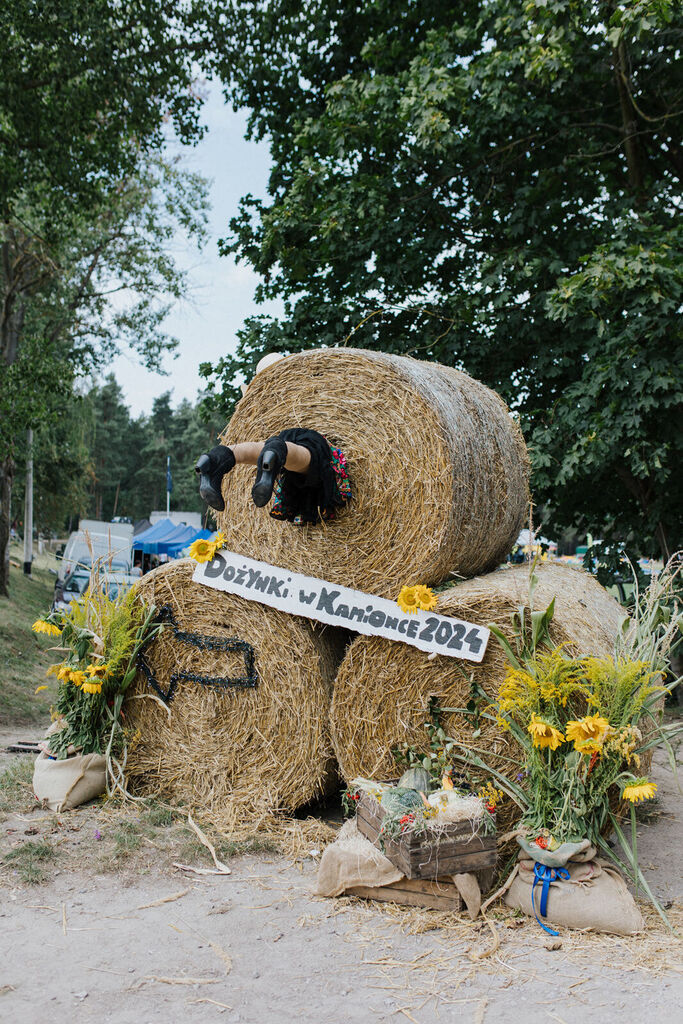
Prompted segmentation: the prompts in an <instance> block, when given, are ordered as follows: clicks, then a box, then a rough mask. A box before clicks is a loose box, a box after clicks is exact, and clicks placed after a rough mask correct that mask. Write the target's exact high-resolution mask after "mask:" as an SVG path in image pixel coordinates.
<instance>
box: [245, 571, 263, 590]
mask: <svg viewBox="0 0 683 1024" xmlns="http://www.w3.org/2000/svg"><path fill="white" fill-rule="evenodd" d="M247 572H248V573H249V579H248V580H247V582H246V584H245V586H247V587H253V586H254V584H255V583H256V580H257V579H258V578H259V577H260V575H261V570H260V569H247Z"/></svg>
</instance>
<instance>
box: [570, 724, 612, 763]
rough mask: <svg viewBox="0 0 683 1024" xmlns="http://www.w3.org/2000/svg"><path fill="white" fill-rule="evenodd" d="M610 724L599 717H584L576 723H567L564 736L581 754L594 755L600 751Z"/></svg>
mask: <svg viewBox="0 0 683 1024" xmlns="http://www.w3.org/2000/svg"><path fill="white" fill-rule="evenodd" d="M609 728H610V724H609V722H608V721H607V719H606V718H601V717H600V715H586V717H585V718H580V719H579V720H578V721H572V722H567V724H566V726H565V734H566V737H567V739H568V740H569V741H570V742H572V743H573V744H574V750H579V751H580V752H581V753H582V754H596V753H599V751H600V750H601V749H602V745H603V743H604V741H605V738H606V736H607V733H608V732H609Z"/></svg>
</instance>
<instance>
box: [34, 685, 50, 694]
mask: <svg viewBox="0 0 683 1024" xmlns="http://www.w3.org/2000/svg"><path fill="white" fill-rule="evenodd" d="M41 690H47V686H36V688H35V690H34V693H40V691H41Z"/></svg>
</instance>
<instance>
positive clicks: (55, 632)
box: [31, 619, 62, 636]
mask: <svg viewBox="0 0 683 1024" xmlns="http://www.w3.org/2000/svg"><path fill="white" fill-rule="evenodd" d="M31 629H32V630H33V632H34V633H45V634H46V635H47V636H60V634H61V632H62V631H61V629H60V628H59V627H58V626H53V625H52V623H51V622H46V621H45V619H36V621H35V622H34V623H33V625H32V626H31Z"/></svg>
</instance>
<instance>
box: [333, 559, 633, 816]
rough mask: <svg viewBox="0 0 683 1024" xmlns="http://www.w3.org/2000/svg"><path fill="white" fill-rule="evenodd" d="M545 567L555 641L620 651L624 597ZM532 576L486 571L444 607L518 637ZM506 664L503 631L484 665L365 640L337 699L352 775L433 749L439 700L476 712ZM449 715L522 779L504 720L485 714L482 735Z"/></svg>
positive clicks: (391, 771) (336, 731)
mask: <svg viewBox="0 0 683 1024" xmlns="http://www.w3.org/2000/svg"><path fill="white" fill-rule="evenodd" d="M536 572H537V575H538V578H539V583H538V587H537V589H536V592H535V595H534V607H535V608H546V607H547V606H548V604H549V603H550V601H551V600H552V598H553V597H555V599H556V600H555V616H554V619H553V626H552V630H551V632H552V636H553V639H554V641H555V642H557V643H567V644H568V650H569V651H570V652H572V653H574V654H576V655H589V654H590V655H595V656H597V657H604V656H606V655H608V654H611V653H612V651H613V645H614V638H615V636H616V633H617V630H618V628H619V622H620V620H621V618H622V616H623V609H622V608H621V606H620V605H619V604H618V603H617V602H616V601H615V600H614V598H612V597H610V595H609V594H608V593H607V591H605V590H604V589H603V588H602V587H601V586H600V584H599V583H598V582H597V581H596V580H595V579H594V578H593V577H592V576H590V575H589V574H588V573H586V572H584V571H583V570H582V569H576V568H573V567H572V566H568V565H563V564H561V563H544V564H542V565H540V566H538V567H537V569H536ZM528 579H529V569H528V566H526V565H520V566H514V567H510V568H504V569H499V570H498V571H497V572H494V573H491V574H489V575H487V576H478V577H477V578H476V579H473V580H467V581H465V582H463V583H459V584H457V585H456V586H454V587H452V588H450V589H448V590H446V591H444V592H443V593H442V594H441V595H440V596H439V603H438V606H437V609H436V610H437V612H439V613H440V614H442V615H453V616H454V617H456V618H460V619H465V620H467V621H470V622H474V623H478V624H480V625H486V624H487V623H489V622H495V623H496V624H497V625H499V626H500V627H501V629H502V630H503V632H504V633H506V634H507V635H508V636H510V635H511V632H512V629H511V614H512V613H513V612H514V611H515V610H516V608H517V606H518V605H525V606H527V607H528V602H529V590H528ZM506 666H507V661H506V658H505V655H504V653H503V651H502V649H501V647H500V645H499V644H498V642H497V641H496V639H495V637H493V636H491V639H490V641H489V645H488V647H487V650H486V654H485V655H484V658H483V660H482V661H481V663H479V664H473V663H471V662H463V661H459V660H457V659H455V658H447V657H444V656H443V655H437V656H436V657H433V656H429V655H427V654H425V653H424V652H422V651H419V650H417V648H415V647H408V646H407V645H406V644H401V643H393V642H392V641H390V640H384V639H381V638H377V637H365V636H362V637H358V639H356V640H354V642H353V643H352V644H351V645H350V646H349V648H348V650H347V652H346V656H345V658H344V660H343V662H342V664H341V666H340V669H339V672H338V673H337V678H336V680H335V684H334V697H333V701H332V742H333V744H334V749H335V753H336V755H337V760H338V762H339V765H340V768H341V772H342V774H343V776H344V778H345V779H347V780H349V779H352V778H354V776H356V775H364V776H366V777H370V778H375V779H382V778H391V777H392V776H394V775H395V774H396V764H395V761H394V758H393V757H392V754H391V750H392V748H395V747H400V745H401V744H402V743H404V742H407V743H408V744H410V745H411V746H416V747H418V748H420V749H422V750H424V751H426V750H427V748H428V741H427V734H426V731H425V729H424V721H425V717H426V714H425V713H426V709H427V704H428V700H429V697H430V696H432V695H434V696H435V697H436V698H437V700H438V703H439V704H440V705H441V706H442V707H449V708H466V706H467V704H468V702H469V701H470V699H471V681H472V680H474V681H476V683H478V684H479V685H480V686H481V687H482V689H483V690H484V691H485V693H486V694H487V696H488V697H489V698H493V697H495V696H497V694H498V690H499V688H500V685H501V683H502V681H503V678H504V675H505V669H506ZM444 721H445V729H446V733H447V734H448V735H449V736H452V737H454V738H455V739H456V740H458V741H459V742H462V743H464V744H466V745H467V747H468V748H469V749H470V750H472V751H475V752H477V753H479V754H480V756H481V757H482V758H483V759H484V760H485V761H486V762H487V763H489V764H490V765H491V766H492V767H493V768H495V769H496V770H498V771H500V772H502V773H503V774H504V775H507V776H509V777H511V778H512V779H514V778H515V777H516V775H517V773H518V772H519V771H520V770H521V760H520V758H521V751H520V749H519V747H518V745H517V744H516V743H515V741H514V740H513V739H512V737H511V736H510V735H509V734H508V733H502V732H501V731H500V729H499V728H498V727H497V726H496V724H495V722H492V721H490V720H489V719H486V718H480V719H479V723H478V724H479V726H480V728H481V734H480V735H479V736H478V737H477V738H476V739H475V738H474V737H473V735H472V733H473V732H474V725H473V722H472V718H471V716H470V715H467V714H449V715H446V716H445V719H444ZM506 803H507V805H508V811H507V815H508V817H510V818H512V817H514V816H515V812H514V808H511V807H510V806H509V801H506ZM504 807H505V805H504ZM504 823H505V824H507V822H504Z"/></svg>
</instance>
